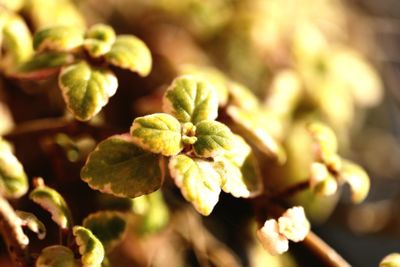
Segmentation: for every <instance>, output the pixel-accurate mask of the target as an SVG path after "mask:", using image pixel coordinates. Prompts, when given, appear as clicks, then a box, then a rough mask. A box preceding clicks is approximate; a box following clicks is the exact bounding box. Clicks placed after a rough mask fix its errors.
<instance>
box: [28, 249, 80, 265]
mask: <svg viewBox="0 0 400 267" xmlns="http://www.w3.org/2000/svg"><path fill="white" fill-rule="evenodd" d="M35 266H36V267H78V264H77V263H76V261H75V257H74V253H73V252H72V250H70V249H69V248H67V247H64V246H60V245H55V246H50V247H46V248H44V249H43V250H42V252H41V253H40V255H39V257H38V258H37V260H36V264H35Z"/></svg>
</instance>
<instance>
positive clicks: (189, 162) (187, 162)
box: [168, 155, 221, 216]
mask: <svg viewBox="0 0 400 267" xmlns="http://www.w3.org/2000/svg"><path fill="white" fill-rule="evenodd" d="M168 167H169V171H170V174H171V176H172V178H173V179H174V181H175V184H176V185H177V186H178V187H179V188H180V189H181V192H182V195H183V196H184V197H185V199H186V200H188V201H190V202H191V203H192V204H193V206H194V208H195V209H196V210H197V211H198V212H199V213H201V214H203V215H205V216H207V215H209V214H210V213H211V211H212V210H213V208H214V206H215V205H216V204H217V202H218V198H219V194H220V192H221V189H220V183H221V178H220V176H219V174H218V172H217V171H216V170H215V169H214V167H213V163H212V162H208V161H204V160H201V159H192V158H190V157H188V156H186V155H178V156H174V157H172V158H171V159H170V162H169V166H168Z"/></svg>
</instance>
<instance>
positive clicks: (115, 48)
mask: <svg viewBox="0 0 400 267" xmlns="http://www.w3.org/2000/svg"><path fill="white" fill-rule="evenodd" d="M105 59H106V60H107V62H109V63H110V64H112V65H114V66H117V67H120V68H122V69H128V70H130V71H132V72H137V73H138V74H139V75H140V76H143V77H144V76H147V75H149V73H150V71H151V66H152V58H151V53H150V50H149V48H148V47H147V46H146V44H145V43H144V42H143V41H142V40H140V39H138V38H137V37H135V36H132V35H119V36H118V37H117V39H116V40H115V42H114V44H113V45H112V46H111V49H110V51H109V52H108V53H107V54H105Z"/></svg>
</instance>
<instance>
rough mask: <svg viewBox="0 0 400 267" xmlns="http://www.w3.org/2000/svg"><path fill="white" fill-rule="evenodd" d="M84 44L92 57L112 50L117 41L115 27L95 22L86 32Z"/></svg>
mask: <svg viewBox="0 0 400 267" xmlns="http://www.w3.org/2000/svg"><path fill="white" fill-rule="evenodd" d="M85 38H86V39H85V41H84V44H83V46H84V47H85V49H86V51H87V52H88V53H89V54H90V55H91V56H92V57H100V56H103V55H105V54H106V53H107V52H109V51H110V49H111V46H112V44H113V43H114V41H115V38H116V36H115V32H114V29H113V28H112V27H110V26H108V25H105V24H95V25H93V26H92V27H90V29H89V30H88V31H87V32H86V35H85Z"/></svg>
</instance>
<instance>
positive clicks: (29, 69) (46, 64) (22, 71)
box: [9, 52, 74, 80]
mask: <svg viewBox="0 0 400 267" xmlns="http://www.w3.org/2000/svg"><path fill="white" fill-rule="evenodd" d="M73 60H74V57H73V56H72V55H71V54H68V53H59V52H44V53H40V54H36V55H34V56H33V57H32V58H31V59H29V60H28V61H25V62H23V63H22V64H20V65H18V66H17V67H16V68H15V70H13V71H12V72H11V73H9V76H11V77H13V78H17V79H28V80H38V79H45V78H47V77H48V76H50V75H52V74H55V73H57V72H58V71H59V69H60V67H61V66H63V65H66V64H69V63H72V61H73Z"/></svg>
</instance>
